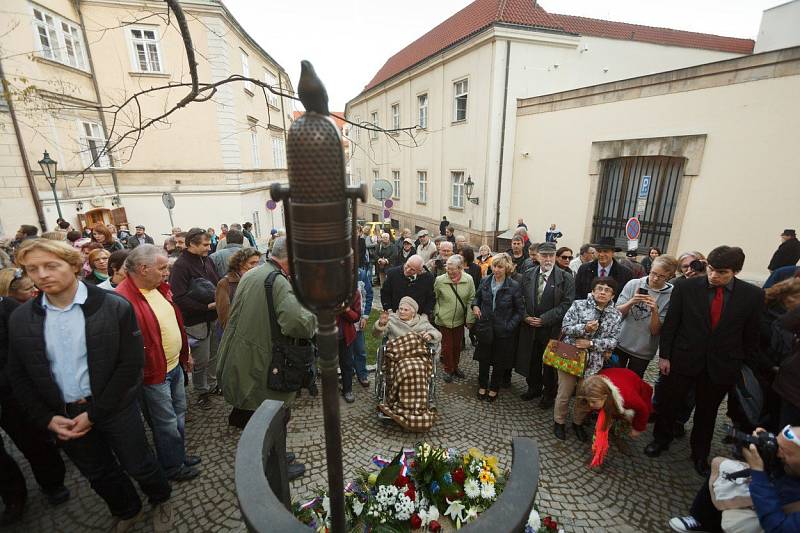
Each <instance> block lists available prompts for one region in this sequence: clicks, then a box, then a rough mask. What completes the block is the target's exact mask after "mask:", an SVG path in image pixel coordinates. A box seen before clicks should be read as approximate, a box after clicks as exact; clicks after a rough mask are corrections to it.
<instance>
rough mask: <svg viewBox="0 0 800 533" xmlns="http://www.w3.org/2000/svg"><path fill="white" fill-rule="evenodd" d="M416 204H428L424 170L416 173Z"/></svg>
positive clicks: (426, 179)
mask: <svg viewBox="0 0 800 533" xmlns="http://www.w3.org/2000/svg"><path fill="white" fill-rule="evenodd" d="M417 202H419V203H421V204H424V203H427V202H428V172H427V171H425V170H418V171H417Z"/></svg>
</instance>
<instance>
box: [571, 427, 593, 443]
mask: <svg viewBox="0 0 800 533" xmlns="http://www.w3.org/2000/svg"><path fill="white" fill-rule="evenodd" d="M572 429H573V430H575V437H576V438H577V439H578V440H579V441H581V442H589V435H587V434H586V428H585V427H584V426H582V425H578V424H572Z"/></svg>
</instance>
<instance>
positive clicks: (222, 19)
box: [0, 0, 293, 236]
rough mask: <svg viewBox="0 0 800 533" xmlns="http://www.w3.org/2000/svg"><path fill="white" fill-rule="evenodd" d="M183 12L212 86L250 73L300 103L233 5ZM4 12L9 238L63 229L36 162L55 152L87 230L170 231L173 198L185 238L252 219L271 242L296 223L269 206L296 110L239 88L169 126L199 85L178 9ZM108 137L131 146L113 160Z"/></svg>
mask: <svg viewBox="0 0 800 533" xmlns="http://www.w3.org/2000/svg"><path fill="white" fill-rule="evenodd" d="M181 5H182V7H183V10H184V12H185V13H186V18H187V21H188V25H189V30H190V34H191V37H192V41H193V42H192V44H193V48H194V50H195V56H196V62H197V70H198V77H199V81H200V83H201V84H202V83H213V82H218V81H220V80H224V79H225V78H228V77H229V76H232V75H237V74H238V75H243V76H246V77H252V78H254V79H257V80H262V81H263V82H264V83H267V84H268V85H270V86H272V87H275V88H276V89H278V90H279V91H280V92H282V93H284V94H293V88H292V85H291V82H290V80H289V78H288V76H287V74H286V72H285V70H284V69H283V67H281V65H279V64H278V63H277V62H276V61H275V60H274V59H273V58H272V57H271V56H270V55H269V54H268V53H267V52H266V51H265V50H263V49H262V48H261V47H260V46H259V45H258V43H256V42H255V41H254V40H253V39H252V38H251V37H250V36H249V35H248V34H247V33H246V32H245V31H244V30H243V29H242V27H241V26H240V25H239V24H238V22H237V21H236V20H235V19H234V18H233V17H232V16H231V14H230V12H228V10H227V9H226V8H225V6H224V5H223V4H222V3H221V2H219V1H217V0H186V1H182V2H181ZM4 10H6V11H5V12H6V13H9V14H10V15H9V16H6V15H5V14H4V16H3V19H2V20H3V21H4V22H3V24H4V25H7V26H8V27H7V28H6V27H2V28H0V35H2V37H0V62H2V63H1V64H2V69H3V84H4V88H5V89H6V92H5V98H4V99H3V101H2V104H0V128H1V129H0V172H2V182H1V183H0V224H2V228H0V232H3V231H4V232H5V233H13V231H14V230H15V229H16V227H17V226H18V225H19V224H37V225H42V224H44V225H45V226H46V227H47V228H48V229H50V228H52V227H53V225H54V224H55V220H56V218H57V216H58V215H57V212H56V206H55V202H54V200H53V193H52V191H51V190H50V186H49V185H48V183H47V182H46V181H45V179H44V177H43V174H42V172H41V170H40V168H39V165H38V164H37V161H38V160H39V159H41V158H42V153H43V152H44V151H47V152H48V153H49V155H50V157H51V158H52V159H55V160H56V161H58V169H59V172H58V181H57V185H56V191H57V194H58V198H59V203H60V207H61V211H62V213H63V216H64V218H66V219H67V220H68V221H70V222H72V223H73V224H74V225H76V226H77V225H84V224H91V223H94V222H99V221H102V222H114V223H117V224H119V223H122V222H127V223H129V224H138V223H141V224H144V225H145V226H147V228H148V232H149V233H151V234H153V235H157V234H160V233H168V232H169V227H170V219H169V217H168V213H167V211H166V209H165V207H164V206H163V205H162V202H161V195H162V194H163V193H164V192H170V193H172V195H173V196H174V198H175V203H176V205H175V208H174V210H173V213H172V214H173V219H174V223H175V224H176V225H179V226H182V227H184V228H188V227H191V226H214V227H218V226H219V224H221V223H231V222H244V221H248V220H249V221H251V222H253V224H254V226H255V229H256V232H257V233H259V234H266V235H267V236H268V234H269V229H270V227H275V226H282V225H283V223H282V212H281V207H280V205H279V207H278V208H277V209H276V210H275V211H274V212H271V211H268V210H267V208H266V201H267V200H268V199H269V193H268V190H267V189H268V186H269V184H270V183H271V182H274V181H279V180H285V179H286V177H287V175H286V148H285V142H286V136H285V133H286V130H287V129H288V127H289V125H290V123H291V112H292V109H293V105H292V101H291V99H289V98H284V97H281V96H277V95H274V94H272V93H269V92H266V93H265V92H264V91H263V90H262V88H261V87H260V86H256V85H254V84H252V83H249V82H243V81H237V82H235V83H227V84H223V85H220V86H219V87H218V89H217V91H216V92H215V94H214V96H213V98H211V99H209V100H207V101H204V102H192V103H189V104H188V105H187V106H186V107H184V108H181V109H177V110H175V111H174V112H172V113H170V114H169V115H168V116H166V117H164V118H160V119H159V118H158V117H160V116H161V115H162V114H164V113H165V112H167V111H168V110H170V109H171V108H172V107H173V106H174V105H175V104H176V103H177V102H179V101H180V100H181V99H182V98H183V97H184V96H185V95H186V94H187V93H188V92H189V87H188V85H187V84H188V83H189V82H190V76H189V69H188V62H187V58H186V51H185V48H184V42H183V39H182V36H181V34H180V30H179V28H178V25H177V24H176V23H175V20H174V16H170V14H168V13H167V7H166V4H165V3H163V2H155V1H126V0H81V1H69V0H41V1H39V2H30V1H27V0H8V1H7V2H5V3H4ZM179 84H183V85H179ZM168 85H174V86H173V87H169V88H168V89H166V90H152V89H153V88H159V87H162V88H163V87H166V86H168ZM143 91H145V92H144V93H143V94H142V92H143ZM137 93H140V96H138V97H137V98H133V97H134V95H136V94H137ZM153 119H157V120H154V121H153V123H152V125H150V126H149V127H147V128H146V129H145V130H143V131H142V132H141V134H138V132H137V128H138V127H139V126H140V125H141V124H142V123H143V122H144V123H147V122H148V121H151V120H153ZM106 139H110V142H111V143H115V142H116V141H118V140H119V139H122V142H120V143H119V144H118V145H117V147H116V148H115V149H114V150H112V151H110V152H106V151H104V147H105V146H106ZM37 209H38V216H37V215H36V214H37ZM37 219H38V220H37ZM42 219H43V220H42Z"/></svg>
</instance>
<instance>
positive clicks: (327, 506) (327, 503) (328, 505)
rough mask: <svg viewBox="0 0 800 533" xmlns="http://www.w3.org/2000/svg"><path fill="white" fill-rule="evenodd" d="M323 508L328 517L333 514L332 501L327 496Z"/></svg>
mask: <svg viewBox="0 0 800 533" xmlns="http://www.w3.org/2000/svg"><path fill="white" fill-rule="evenodd" d="M322 508H323V509H324V510H325V514H326V515H330V514H331V499H330V498H328V497H327V496H325V497H324V498H322Z"/></svg>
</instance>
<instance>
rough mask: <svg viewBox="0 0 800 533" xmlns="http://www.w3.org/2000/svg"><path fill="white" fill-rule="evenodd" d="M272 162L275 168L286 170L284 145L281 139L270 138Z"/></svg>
mask: <svg viewBox="0 0 800 533" xmlns="http://www.w3.org/2000/svg"><path fill="white" fill-rule="evenodd" d="M272 162H273V163H274V165H275V168H286V144H285V143H284V142H283V137H273V138H272Z"/></svg>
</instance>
